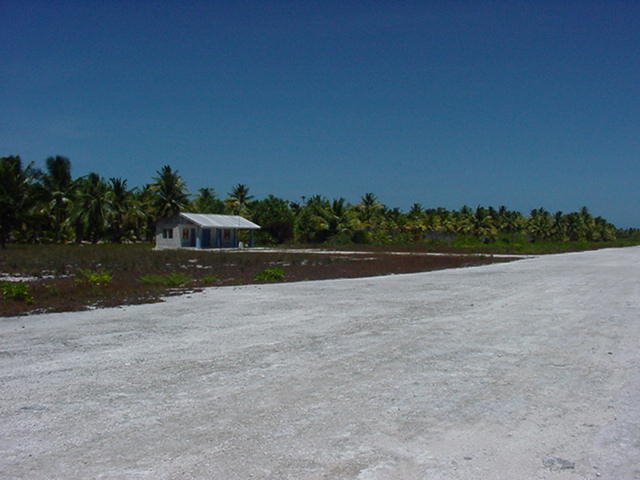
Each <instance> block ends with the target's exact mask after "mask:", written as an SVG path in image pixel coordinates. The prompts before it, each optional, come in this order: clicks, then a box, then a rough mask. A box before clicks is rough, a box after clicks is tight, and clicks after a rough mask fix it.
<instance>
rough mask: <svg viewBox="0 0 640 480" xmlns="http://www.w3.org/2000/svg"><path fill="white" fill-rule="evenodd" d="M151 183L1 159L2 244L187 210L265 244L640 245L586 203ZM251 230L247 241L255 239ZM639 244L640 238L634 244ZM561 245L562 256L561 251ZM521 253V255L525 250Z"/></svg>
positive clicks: (159, 179)
mask: <svg viewBox="0 0 640 480" xmlns="http://www.w3.org/2000/svg"><path fill="white" fill-rule="evenodd" d="M156 174H157V176H155V177H154V178H153V183H151V184H148V185H145V186H143V187H142V188H134V189H129V188H128V186H127V180H126V179H123V178H111V179H109V181H108V182H106V181H105V180H104V179H103V178H102V177H100V175H98V174H97V173H90V174H88V175H86V176H84V177H81V178H77V179H75V180H74V179H73V177H72V175H71V162H70V161H69V159H67V158H65V157H62V156H52V157H49V158H47V160H46V171H45V173H44V174H43V173H41V172H40V171H38V170H37V169H35V168H33V166H32V165H31V164H29V165H27V166H26V167H25V166H23V164H22V162H21V160H20V157H18V156H10V157H2V158H0V245H1V246H4V245H5V243H7V242H15V243H49V242H56V243H63V242H73V241H75V242H76V243H83V242H86V241H90V242H92V243H97V242H105V241H106V242H113V243H125V242H139V241H145V240H146V241H151V240H152V239H153V237H154V235H155V225H156V221H157V220H158V219H159V218H163V217H171V216H173V215H176V214H177V213H178V212H180V211H191V212H196V213H228V214H238V215H242V216H244V217H245V218H247V219H249V220H252V221H254V222H255V223H257V224H259V225H261V226H262V229H261V230H259V231H257V232H255V234H254V236H255V240H257V245H259V246H260V245H262V246H265V245H270V246H273V245H278V244H285V243H289V244H294V243H297V244H325V245H348V244H369V245H380V246H382V245H416V246H422V247H427V248H434V247H439V246H441V245H444V246H446V247H447V248H449V247H451V248H462V249H468V248H479V249H482V250H483V251H485V250H487V249H489V248H494V249H495V250H496V251H498V250H503V249H505V248H507V249H508V248H511V249H514V250H513V251H516V249H525V250H526V249H527V248H529V249H530V250H537V249H544V248H546V247H542V246H540V245H546V246H547V247H548V249H551V250H553V249H557V248H559V247H558V246H559V245H561V244H567V245H568V244H569V243H571V244H573V245H583V244H584V243H585V242H586V243H587V244H590V245H593V246H601V245H604V244H606V243H609V242H614V241H615V240H616V238H618V236H620V238H623V236H624V238H625V239H627V240H626V241H627V242H631V241H636V243H639V242H640V238H638V237H639V235H638V234H637V233H632V231H631V230H629V231H618V230H616V227H615V226H614V225H612V224H611V223H609V222H608V221H607V220H606V219H604V218H602V217H600V216H593V215H592V214H591V212H590V211H589V210H588V209H587V208H586V207H583V208H581V209H580V210H579V211H576V212H570V213H563V212H555V213H553V212H550V211H547V210H545V209H544V208H536V209H534V210H532V211H531V212H530V213H529V215H528V216H525V215H523V214H522V213H520V212H518V211H512V210H509V209H507V208H506V207H505V206H500V207H499V208H497V209H496V208H493V207H484V206H478V207H476V208H471V207H468V206H463V207H462V208H460V209H459V210H448V209H445V208H425V207H423V206H422V205H421V204H419V203H415V204H413V205H412V207H411V208H410V210H409V211H407V212H403V211H401V210H400V209H398V208H389V207H387V206H386V205H384V204H383V203H382V202H381V201H380V200H379V199H378V198H377V197H376V195H375V194H373V193H370V192H369V193H365V194H364V195H363V196H362V197H361V199H360V201H359V203H357V204H355V205H352V204H349V203H348V202H347V201H346V200H345V199H343V198H338V199H333V200H331V199H329V198H326V197H324V196H322V195H313V196H311V197H308V198H306V197H302V202H300V203H293V202H289V201H287V200H284V199H281V198H277V197H275V196H273V195H269V196H267V197H266V198H264V199H259V200H253V196H252V195H250V194H249V187H248V186H247V185H245V184H242V183H240V184H237V185H235V186H234V187H233V189H232V191H231V192H230V193H229V195H228V197H227V198H226V199H225V200H224V201H222V200H221V199H220V198H218V196H217V195H216V193H215V191H214V190H213V189H212V188H201V189H199V191H198V194H197V195H196V196H195V198H194V199H193V201H192V202H189V194H188V191H187V187H186V185H185V182H184V180H183V179H182V177H180V175H179V174H178V172H177V171H176V170H174V169H172V168H171V167H170V166H169V165H165V166H163V167H162V168H161V169H160V170H159V171H157V172H156ZM250 238H251V237H250V235H249V233H248V232H247V231H240V232H239V240H241V241H242V242H243V243H245V244H246V243H247V242H248V241H249V240H250ZM633 239H635V240H633ZM563 249H564V247H563V248H561V250H563ZM518 251H520V250H518Z"/></svg>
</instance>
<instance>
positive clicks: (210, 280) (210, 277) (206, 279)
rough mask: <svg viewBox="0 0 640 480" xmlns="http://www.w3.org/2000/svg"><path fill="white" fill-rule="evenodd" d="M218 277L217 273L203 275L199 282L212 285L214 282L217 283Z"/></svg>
mask: <svg viewBox="0 0 640 480" xmlns="http://www.w3.org/2000/svg"><path fill="white" fill-rule="evenodd" d="M219 281H220V278H219V277H218V276H217V275H205V276H204V277H202V278H201V279H200V282H201V283H202V284H203V285H213V284H214V283H218V282H219Z"/></svg>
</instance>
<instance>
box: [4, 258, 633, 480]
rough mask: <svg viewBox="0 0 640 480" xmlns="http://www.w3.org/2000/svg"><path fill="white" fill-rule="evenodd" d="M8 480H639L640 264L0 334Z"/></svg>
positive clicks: (233, 301)
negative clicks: (194, 479)
mask: <svg viewBox="0 0 640 480" xmlns="http://www.w3.org/2000/svg"><path fill="white" fill-rule="evenodd" d="M0 338H1V342H0V386H1V398H0V478H3V479H5V478H7V479H14V478H15V479H93V478H95V479H98V478H99V479H192V478H198V479H223V480H227V479H242V480H245V479H250V478H256V479H359V480H369V479H377V480H382V479H403V480H404V479H409V480H410V479H429V480H431V479H509V480H513V479H565V478H566V479H596V478H603V479H612V480H622V479H638V478H640V348H639V346H640V248H627V249H615V250H601V251H597V252H585V253H575V254H563V255H552V256H545V257H539V258H530V259H525V260H520V261H517V262H512V263H506V264H493V265H488V266H482V267H473V268H464V269H457V270H445V271H436V272H430V273H421V274H409V275H396V276H387V277H377V278H366V279H349V280H328V281H315V282H302V283H289V284H279V285H260V286H245V287H223V288H212V289H208V290H205V291H204V292H201V293H197V294H193V295H190V296H182V297H172V298H169V299H168V300H167V301H166V302H165V303H161V304H151V305H137V306H129V307H124V308H118V309H105V310H95V311H86V312H76V313H66V314H46V315H39V316H31V317H12V318H3V319H0Z"/></svg>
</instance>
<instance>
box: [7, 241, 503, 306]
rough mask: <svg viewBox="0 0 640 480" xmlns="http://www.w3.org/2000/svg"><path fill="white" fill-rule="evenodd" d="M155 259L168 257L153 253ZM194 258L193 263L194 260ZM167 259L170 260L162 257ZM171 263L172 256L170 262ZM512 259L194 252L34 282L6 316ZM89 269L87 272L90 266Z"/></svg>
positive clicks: (10, 303)
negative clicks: (169, 277) (177, 275)
mask: <svg viewBox="0 0 640 480" xmlns="http://www.w3.org/2000/svg"><path fill="white" fill-rule="evenodd" d="M152 255H157V256H158V255H163V254H158V253H157V252H156V253H152ZM189 257H192V258H189ZM162 258H164V257H162ZM166 258H171V257H166ZM510 260H512V259H507V258H498V257H491V256H473V255H469V256H415V255H390V254H388V253H387V254H385V253H381V252H373V251H372V252H367V253H366V254H362V253H361V254H353V255H344V254H341V255H332V254H313V253H287V252H282V253H273V252H269V253H267V252H263V253H260V252H242V253H234V254H224V255H220V254H215V253H210V252H209V253H204V254H203V253H200V252H198V253H189V254H186V255H185V254H183V255H182V257H179V258H177V259H174V260H173V261H165V260H163V262H164V263H163V264H162V265H161V266H158V262H156V263H154V264H147V263H145V262H140V263H141V265H142V266H140V267H139V268H138V267H135V266H133V267H132V266H131V265H128V266H127V267H122V266H121V265H117V264H113V265H108V264H107V265H105V264H104V263H103V264H100V265H99V268H100V269H105V270H108V271H110V272H111V273H112V274H113V279H112V281H111V282H110V284H109V285H106V286H91V285H90V284H89V283H88V282H86V281H84V280H81V279H80V275H78V271H79V268H80V267H78V268H75V269H74V268H68V269H67V271H65V276H61V277H58V278H52V279H40V280H36V281H32V282H29V285H30V292H31V294H32V296H33V299H34V300H33V302H32V303H26V302H24V301H18V300H11V299H6V298H2V299H1V300H0V316H13V315H24V314H28V313H40V312H64V311H73V310H84V309H87V308H97V307H115V306H119V305H127V304H138V303H149V302H157V301H161V299H162V297H163V296H167V295H176V294H182V293H186V292H193V291H198V290H200V289H202V288H204V287H208V286H226V285H245V284H252V283H260V282H257V281H256V280H255V275H256V273H258V272H260V271H262V270H264V269H265V268H269V267H280V268H282V269H283V270H284V272H285V277H284V279H283V280H282V281H284V282H297V281H303V280H323V279H334V278H354V277H368V276H377V275H390V274H398V273H414V272H426V271H431V270H440V269H445V268H459V267H467V266H473V265H484V264H489V263H495V262H505V261H510ZM83 268H86V266H84V267H83ZM169 272H181V273H184V274H185V275H187V276H188V277H189V278H190V279H191V281H189V282H188V283H187V284H185V285H183V286H181V287H179V288H169V287H166V286H160V285H148V284H145V283H143V282H142V281H141V277H143V276H144V275H147V274H163V273H169Z"/></svg>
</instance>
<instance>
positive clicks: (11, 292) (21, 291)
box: [0, 282, 33, 303]
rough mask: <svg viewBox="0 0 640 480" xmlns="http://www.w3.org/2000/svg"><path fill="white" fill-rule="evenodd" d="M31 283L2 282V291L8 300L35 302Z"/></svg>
mask: <svg viewBox="0 0 640 480" xmlns="http://www.w3.org/2000/svg"><path fill="white" fill-rule="evenodd" d="M29 290H30V289H29V285H28V284H26V283H24V282H2V283H0V292H2V296H3V298H5V299H6V300H17V301H19V302H25V303H33V295H31V292H30V291H29Z"/></svg>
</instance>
